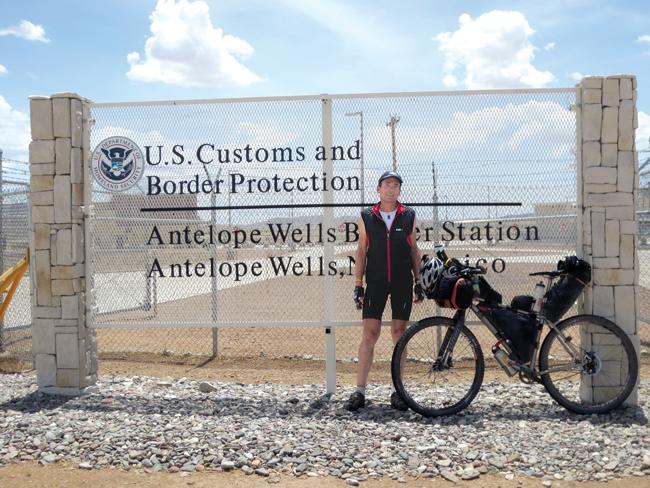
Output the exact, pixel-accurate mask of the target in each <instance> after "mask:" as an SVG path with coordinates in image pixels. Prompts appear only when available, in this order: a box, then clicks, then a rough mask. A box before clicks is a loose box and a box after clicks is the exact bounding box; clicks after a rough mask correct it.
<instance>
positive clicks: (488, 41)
mask: <svg viewBox="0 0 650 488" xmlns="http://www.w3.org/2000/svg"><path fill="white" fill-rule="evenodd" d="M458 20H459V22H460V27H459V28H458V30H456V31H455V32H442V33H440V34H438V35H437V36H436V37H435V40H437V41H438V43H439V49H440V52H441V53H442V54H443V56H444V58H445V63H444V72H445V75H446V76H445V79H446V81H445V83H448V82H449V81H451V80H452V78H450V76H452V77H453V78H457V74H458V73H459V72H460V74H462V73H464V75H465V78H464V79H463V81H462V83H463V85H465V87H466V88H469V89H483V88H516V87H543V86H545V85H546V84H548V83H550V82H552V81H553V80H555V77H554V76H553V74H552V73H551V72H549V71H540V70H538V69H537V68H535V66H533V64H532V62H533V60H534V58H535V54H534V50H535V47H534V46H533V45H532V44H531V42H530V37H531V36H532V35H533V33H534V31H533V29H531V27H530V25H529V24H528V21H527V20H526V17H524V15H523V14H522V13H520V12H516V11H500V10H493V11H491V12H487V13H484V14H482V15H481V16H480V17H477V18H476V19H472V18H471V17H470V15H469V14H463V15H461V16H460V17H459V19H458ZM447 86H451V85H449V84H448V85H447Z"/></svg>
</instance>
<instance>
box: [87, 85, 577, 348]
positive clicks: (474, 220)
mask: <svg viewBox="0 0 650 488" xmlns="http://www.w3.org/2000/svg"><path fill="white" fill-rule="evenodd" d="M575 93H576V92H575V89H553V90H526V91H507V92H505V91H504V92H482V93H476V92H462V93H441V94H392V95H386V96H375V95H368V96H365V95H363V96H334V97H331V98H326V99H325V100H323V99H322V98H321V97H304V98H285V99H272V100H270V99H267V100H246V101H241V100H240V101H195V102H168V103H140V104H112V105H111V104H98V105H95V106H94V107H93V109H92V116H93V118H94V120H95V125H94V128H93V131H92V141H91V145H92V146H93V147H95V146H97V144H99V143H100V141H102V140H104V139H106V138H109V137H114V136H121V137H127V138H129V139H131V140H133V141H134V142H135V143H136V144H137V145H138V146H139V147H141V148H142V150H143V152H144V160H145V165H144V166H145V167H144V175H143V177H142V179H141V180H140V182H139V183H138V184H137V185H136V186H135V187H133V188H132V189H130V190H128V191H125V192H121V193H114V192H113V193H112V192H109V191H106V190H104V189H102V188H101V187H100V185H99V184H98V183H97V182H96V181H95V182H94V183H93V185H94V186H93V188H92V204H93V210H92V214H93V216H92V219H91V227H90V229H89V235H90V236H91V242H92V245H91V248H90V255H89V258H90V261H91V267H92V269H93V275H92V281H94V283H92V285H91V286H92V289H93V293H92V299H93V300H94V326H95V327H97V328H98V331H97V332H98V345H99V348H100V352H155V353H161V352H165V351H166V352H170V353H180V354H182V353H192V354H206V355H209V354H212V353H213V352H215V351H216V350H218V354H219V356H223V357H251V356H253V357H258V356H269V357H285V356H289V357H295V356H299V357H313V358H322V357H323V356H324V333H323V328H322V325H323V323H324V322H326V323H334V324H338V325H339V327H337V328H336V337H337V357H338V358H339V359H343V360H349V359H352V358H354V357H355V356H356V351H357V347H358V342H359V338H360V329H359V328H358V327H355V326H354V325H359V324H360V314H359V312H358V311H357V310H356V309H355V307H354V305H353V303H352V299H351V292H352V288H353V287H354V279H353V273H354V264H353V258H354V252H355V248H356V243H355V237H356V234H355V231H356V228H355V226H356V223H357V222H358V219H359V211H360V208H361V205H363V204H365V205H368V204H371V203H373V202H375V201H376V199H377V194H376V182H377V179H378V177H379V175H380V174H381V173H382V172H383V171H385V170H387V169H391V167H392V165H393V162H394V164H395V166H396V168H397V170H398V171H399V172H400V173H401V174H402V176H403V177H404V180H405V182H404V185H403V189H402V196H401V200H402V201H404V202H405V203H406V204H409V203H411V204H421V205H422V206H417V207H416V212H417V221H418V228H419V229H420V232H419V241H418V242H419V244H418V245H419V247H420V249H421V250H422V252H423V253H431V252H432V249H433V246H434V243H435V241H437V240H442V241H443V242H445V243H446V244H447V246H448V247H449V249H448V253H449V254H451V255H454V256H456V257H460V258H465V256H467V259H469V260H470V262H476V261H478V260H479V259H482V260H484V261H482V262H483V263H485V264H486V265H487V266H488V268H489V270H490V272H489V274H488V279H489V281H490V282H491V283H492V285H493V286H494V287H495V288H496V289H498V290H499V291H500V292H501V293H502V294H503V295H504V300H506V301H507V300H510V299H511V298H512V296H514V295H516V294H525V293H530V292H531V291H532V288H533V287H534V284H535V281H534V279H533V278H531V277H529V276H528V273H529V272H532V271H538V270H544V269H551V268H553V267H554V266H555V264H556V262H557V260H558V259H559V258H561V257H563V256H565V255H566V254H570V253H574V252H575V248H576V210H575V202H576V155H575V144H576V114H575V112H574V111H573V104H574V103H575ZM329 145H332V146H333V151H332V152H333V161H332V162H331V164H328V163H327V162H326V161H324V158H323V154H322V151H321V146H329ZM105 163H108V166H107V167H106V168H105V170H106V171H110V169H109V166H110V162H109V161H108V160H106V161H105ZM118 163H119V161H118ZM332 205H333V206H332ZM337 205H338V206H337ZM143 209H144V211H143ZM438 312H439V311H436V310H435V308H434V307H433V305H432V302H429V303H425V304H422V305H420V306H415V307H414V310H413V314H412V317H411V318H412V319H413V320H418V319H420V318H423V317H425V316H429V315H432V314H434V313H438ZM442 312H443V313H444V312H445V311H442ZM389 314H390V306H389V305H387V311H386V313H385V317H390V315H389ZM214 323H216V324H219V325H220V328H219V330H218V333H216V332H215V331H214V330H212V329H210V328H209V326H210V324H214ZM475 327H477V331H476V332H477V335H479V336H480V337H481V338H482V340H483V341H484V342H485V346H486V347H487V345H488V344H490V345H491V342H493V340H492V338H491V336H489V334H488V332H487V330H484V329H483V328H482V326H480V328H479V326H478V325H476V326H475ZM391 350H392V345H391V343H390V334H389V333H388V331H385V332H384V333H383V334H382V338H381V339H380V342H379V343H378V345H377V348H376V352H375V357H376V358H377V359H384V360H386V359H388V358H389V357H390V353H391Z"/></svg>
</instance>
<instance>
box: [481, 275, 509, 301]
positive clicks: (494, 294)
mask: <svg viewBox="0 0 650 488" xmlns="http://www.w3.org/2000/svg"><path fill="white" fill-rule="evenodd" d="M478 287H479V294H478V298H480V299H481V300H484V301H485V302H487V303H493V304H500V303H501V301H502V300H503V298H502V297H501V293H499V292H498V291H496V290H495V289H494V288H492V287H491V286H490V284H489V283H488V282H487V280H486V279H485V278H483V277H482V276H479V277H478Z"/></svg>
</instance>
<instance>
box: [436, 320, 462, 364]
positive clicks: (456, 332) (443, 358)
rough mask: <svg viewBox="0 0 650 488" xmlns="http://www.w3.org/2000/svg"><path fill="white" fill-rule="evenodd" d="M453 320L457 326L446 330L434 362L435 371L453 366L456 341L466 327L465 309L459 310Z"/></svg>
mask: <svg viewBox="0 0 650 488" xmlns="http://www.w3.org/2000/svg"><path fill="white" fill-rule="evenodd" d="M453 320H454V322H455V323H456V326H455V327H454V328H450V329H447V332H445V337H444V339H443V340H442V343H441V344H440V348H439V349H438V357H437V359H436V361H435V362H434V364H433V370H434V371H442V370H443V369H447V368H450V367H451V366H452V364H451V361H452V352H453V351H454V347H456V341H458V337H459V336H460V333H461V330H462V328H463V327H465V310H457V311H456V313H455V314H454V317H453Z"/></svg>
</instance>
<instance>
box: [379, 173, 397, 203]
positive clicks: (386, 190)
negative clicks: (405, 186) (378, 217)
mask: <svg viewBox="0 0 650 488" xmlns="http://www.w3.org/2000/svg"><path fill="white" fill-rule="evenodd" d="M401 187H402V185H401V183H400V182H399V180H398V179H397V178H386V179H385V180H384V181H382V182H381V183H380V185H379V186H378V187H377V193H379V200H381V201H382V202H386V203H393V202H396V201H397V199H398V198H399V192H400V189H401Z"/></svg>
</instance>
